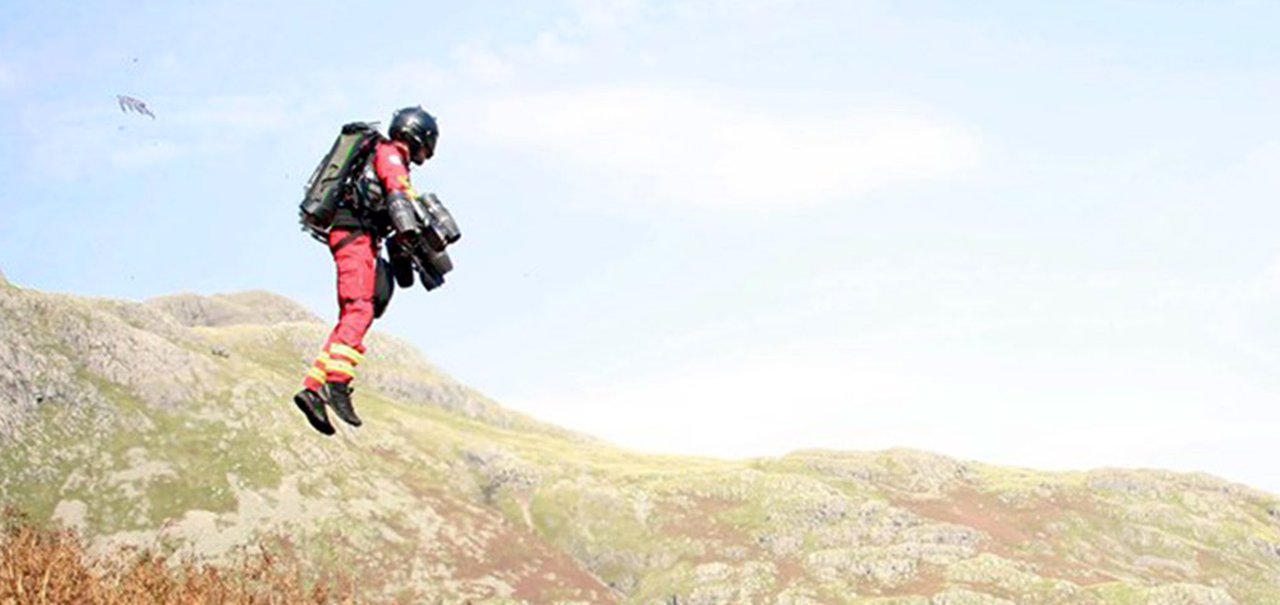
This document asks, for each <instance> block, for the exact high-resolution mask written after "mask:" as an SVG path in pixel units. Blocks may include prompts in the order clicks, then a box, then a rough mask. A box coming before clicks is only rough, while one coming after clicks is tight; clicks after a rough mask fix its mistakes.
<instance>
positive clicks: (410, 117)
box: [387, 106, 440, 158]
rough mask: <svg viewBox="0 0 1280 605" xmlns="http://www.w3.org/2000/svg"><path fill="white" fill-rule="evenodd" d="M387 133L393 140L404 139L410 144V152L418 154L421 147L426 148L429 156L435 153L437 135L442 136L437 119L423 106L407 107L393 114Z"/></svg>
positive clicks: (403, 140)
mask: <svg viewBox="0 0 1280 605" xmlns="http://www.w3.org/2000/svg"><path fill="white" fill-rule="evenodd" d="M387 135H388V136H390V137H391V140H393V141H402V142H404V143H405V144H406V145H408V146H409V153H410V154H413V155H415V156H416V155H418V150H419V149H424V150H426V152H427V157H428V158H429V157H431V156H433V155H435V152H436V137H438V136H440V128H439V127H438V126H436V119H435V118H433V117H431V114H429V113H427V112H426V110H425V109H423V108H422V107H421V106H418V107H405V108H404V109H401V110H399V111H397V112H396V113H395V114H394V115H392V116H391V126H390V127H389V128H387Z"/></svg>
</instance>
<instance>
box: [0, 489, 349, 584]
mask: <svg viewBox="0 0 1280 605" xmlns="http://www.w3.org/2000/svg"><path fill="white" fill-rule="evenodd" d="M0 525H2V526H3V527H2V529H3V533H2V534H0V605H18V604H22V605H25V604H27V603H33V604H34V603H40V604H50V605H60V604H73V603H74V604H77V605H80V604H86V605H117V604H119V605H125V604H133V603H163V604H174V605H178V604H182V605H186V604H196V603H200V604H204V603H227V604H232V603H235V604H253V605H274V604H277V603H278V604H285V603H290V604H292V603H351V602H354V599H353V591H352V586H351V584H350V582H349V581H346V580H341V579H339V580H337V581H333V580H329V581H326V580H314V581H308V580H307V578H306V577H305V574H303V573H302V572H301V569H300V566H299V565H298V562H297V561H296V560H293V559H292V558H291V557H290V558H284V557H280V556H277V555H274V554H272V553H271V552H269V551H268V550H266V549H255V552H250V550H248V549H246V550H242V551H241V552H240V554H239V555H238V556H237V557H236V559H235V561H234V562H233V563H231V564H228V565H225V566H217V565H212V564H205V563H199V562H196V561H193V560H190V559H185V560H181V561H175V560H173V558H172V557H166V556H164V555H161V554H157V553H154V552H149V551H140V550H129V549H123V550H118V551H116V552H114V553H113V554H112V555H110V556H103V557H93V556H91V555H90V554H89V553H88V552H87V551H86V548H85V544H84V542H83V541H82V540H81V538H80V537H79V536H78V535H77V534H76V533H75V532H72V531H70V530H63V529H47V528H40V527H37V526H36V525H34V524H32V523H31V522H30V521H29V520H28V519H27V518H25V517H24V516H23V515H21V514H19V513H18V512H16V511H14V510H12V509H6V510H5V511H4V513H3V518H2V519H0Z"/></svg>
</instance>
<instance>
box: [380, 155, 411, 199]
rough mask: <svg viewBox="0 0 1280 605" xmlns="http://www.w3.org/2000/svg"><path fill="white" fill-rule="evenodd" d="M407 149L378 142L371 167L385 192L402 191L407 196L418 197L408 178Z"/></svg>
mask: <svg viewBox="0 0 1280 605" xmlns="http://www.w3.org/2000/svg"><path fill="white" fill-rule="evenodd" d="M408 155H409V154H408V151H407V150H405V149H401V146H400V145H397V144H395V143H379V144H378V148H377V149H376V150H375V151H374V159H373V169H374V171H375V172H377V173H378V179H379V180H381V181H382V186H383V187H384V188H385V189H386V192H387V193H391V192H393V191H403V192H405V193H406V194H408V195H409V197H418V192H417V191H414V189H413V183H412V182H411V181H410V180H409V158H408Z"/></svg>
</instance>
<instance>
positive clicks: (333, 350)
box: [329, 342, 364, 365]
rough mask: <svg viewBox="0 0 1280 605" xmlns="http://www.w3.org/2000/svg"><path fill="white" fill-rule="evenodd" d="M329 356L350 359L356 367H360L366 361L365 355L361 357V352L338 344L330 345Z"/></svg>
mask: <svg viewBox="0 0 1280 605" xmlns="http://www.w3.org/2000/svg"><path fill="white" fill-rule="evenodd" d="M329 355H341V356H343V357H346V358H347V359H350V360H351V363H353V364H356V365H359V364H360V362H362V361H364V355H361V354H360V351H357V350H355V349H353V348H351V347H348V346H347V345H344V344H340V343H336V342H335V343H333V344H331V345H329Z"/></svg>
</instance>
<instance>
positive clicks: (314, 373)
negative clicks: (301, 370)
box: [307, 366, 325, 382]
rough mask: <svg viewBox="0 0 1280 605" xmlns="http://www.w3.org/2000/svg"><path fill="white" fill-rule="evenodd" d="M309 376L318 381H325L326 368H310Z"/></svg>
mask: <svg viewBox="0 0 1280 605" xmlns="http://www.w3.org/2000/svg"><path fill="white" fill-rule="evenodd" d="M307 376H310V377H311V378H314V379H316V381H318V382H324V379H325V373H324V370H321V369H320V368H317V367H314V366H313V367H312V368H311V369H310V370H307Z"/></svg>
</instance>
